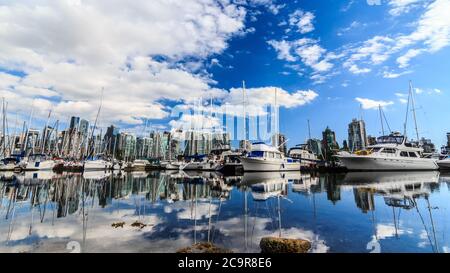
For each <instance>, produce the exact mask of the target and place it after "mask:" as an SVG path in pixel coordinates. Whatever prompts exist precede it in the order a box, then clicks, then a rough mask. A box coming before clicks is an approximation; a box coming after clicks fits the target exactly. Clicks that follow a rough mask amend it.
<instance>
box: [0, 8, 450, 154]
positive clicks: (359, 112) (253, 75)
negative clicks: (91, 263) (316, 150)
mask: <svg viewBox="0 0 450 273" xmlns="http://www.w3.org/2000/svg"><path fill="white" fill-rule="evenodd" d="M449 10H450V0H359V1H357V0H349V1H333V0H320V1H307V0H303V1H302V0H297V1H279V0H183V1H175V0H172V1H167V0H152V1H145V0H142V1H139V0H135V1H132V2H130V1H119V0H96V1H93V0H61V1H50V0H47V1H45V0H22V1H8V0H0V96H1V97H3V98H5V100H6V101H7V113H8V129H9V130H10V131H12V130H13V129H12V128H14V127H18V128H21V125H22V121H27V122H29V120H30V114H31V113H32V119H31V120H32V125H31V126H32V127H39V126H43V124H45V122H46V120H47V117H48V113H49V111H52V114H51V118H50V123H51V124H53V123H54V122H55V120H60V122H61V123H67V122H68V121H69V119H70V116H72V115H76V116H80V117H81V118H85V119H88V120H90V121H91V122H93V120H95V117H96V114H97V110H98V108H99V106H100V102H101V114H100V117H99V124H100V126H103V127H106V126H108V125H109V124H115V125H117V126H119V127H120V128H121V129H122V130H126V131H130V132H135V133H137V134H139V132H141V133H142V132H143V131H144V130H145V129H144V128H146V129H148V128H151V129H159V130H171V129H176V128H186V124H192V123H201V124H202V125H203V126H204V125H205V124H206V127H208V126H212V127H214V126H216V125H217V123H218V119H217V118H214V117H205V116H201V115H196V114H195V113H192V112H185V114H184V115H182V116H180V115H174V114H173V113H174V112H175V113H178V112H177V109H178V110H179V109H191V110H192V109H194V110H195V109H199V108H202V107H203V108H205V109H212V110H213V111H217V112H223V111H224V105H228V106H230V107H229V108H227V109H228V111H231V112H232V113H233V114H235V115H237V116H239V115H241V116H242V113H243V110H241V108H242V104H243V99H242V89H241V86H242V81H245V85H246V93H247V96H246V102H245V103H246V104H247V111H248V112H247V114H246V115H249V116H251V115H256V114H255V113H262V114H264V112H265V111H264V109H265V108H264V106H265V105H267V104H270V103H273V101H274V93H275V91H274V90H277V91H276V93H277V95H276V96H277V105H279V106H280V124H279V126H280V131H281V132H282V133H284V134H285V135H286V136H287V138H288V139H289V141H288V146H293V145H295V144H298V143H303V142H304V141H305V139H306V138H307V137H308V127H307V120H308V119H309V120H310V124H311V135H312V136H313V137H317V138H321V132H322V131H323V130H324V129H325V128H326V127H327V126H329V127H330V128H331V129H332V130H334V131H336V135H337V139H338V142H339V143H340V144H342V141H343V140H344V139H346V138H347V127H348V123H349V122H350V121H351V120H352V119H353V118H361V117H362V118H363V119H364V120H365V122H366V126H367V133H368V134H370V135H375V136H379V135H380V134H381V133H382V132H381V122H380V117H379V111H378V107H379V106H382V108H383V111H384V113H385V115H386V119H387V121H388V123H389V127H390V128H391V130H392V131H403V123H404V121H405V115H406V100H407V94H408V88H409V81H410V80H411V81H412V84H413V91H414V98H415V102H416V112H417V121H418V131H419V135H420V136H421V137H422V136H423V137H426V138H431V139H432V141H433V142H434V143H436V144H437V145H438V146H441V145H443V144H444V143H445V141H446V136H445V134H446V132H450V123H449V121H448V118H447V117H448V115H449V112H450V110H449V106H448V104H449V102H450V78H449V71H450V47H449V45H450V16H448V11H449ZM211 102H212V105H209V104H210V103H211ZM409 114H411V113H409ZM409 116H410V118H412V116H411V115H409ZM410 121H411V119H410ZM219 123H220V122H219ZM15 124H17V126H14V125H15ZM385 127H387V125H385ZM386 131H387V130H386ZM407 132H408V136H411V137H414V136H415V132H414V127H413V123H412V122H409V123H408V129H407Z"/></svg>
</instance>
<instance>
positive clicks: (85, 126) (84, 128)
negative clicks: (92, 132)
mask: <svg viewBox="0 0 450 273" xmlns="http://www.w3.org/2000/svg"><path fill="white" fill-rule="evenodd" d="M79 131H80V133H81V135H82V136H84V137H87V135H88V133H89V121H87V120H85V119H82V120H80V130H79Z"/></svg>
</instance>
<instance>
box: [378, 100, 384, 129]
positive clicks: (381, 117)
mask: <svg viewBox="0 0 450 273" xmlns="http://www.w3.org/2000/svg"><path fill="white" fill-rule="evenodd" d="M378 109H379V110H380V121H381V131H382V132H383V136H384V124H383V114H382V110H381V104H379V105H378Z"/></svg>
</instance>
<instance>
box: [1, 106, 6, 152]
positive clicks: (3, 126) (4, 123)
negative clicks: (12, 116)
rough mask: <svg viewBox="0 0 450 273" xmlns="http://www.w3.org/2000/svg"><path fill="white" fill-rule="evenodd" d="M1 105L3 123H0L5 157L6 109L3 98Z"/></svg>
mask: <svg viewBox="0 0 450 273" xmlns="http://www.w3.org/2000/svg"><path fill="white" fill-rule="evenodd" d="M2 107H3V125H2V135H3V157H6V111H5V98H3V99H2Z"/></svg>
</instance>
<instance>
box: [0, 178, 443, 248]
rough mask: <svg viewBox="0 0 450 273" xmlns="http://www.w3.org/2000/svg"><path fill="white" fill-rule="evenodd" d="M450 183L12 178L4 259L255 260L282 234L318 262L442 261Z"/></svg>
mask: <svg viewBox="0 0 450 273" xmlns="http://www.w3.org/2000/svg"><path fill="white" fill-rule="evenodd" d="M449 183H450V175H449V174H447V173H439V172H436V171H427V172H414V173H409V174H404V173H400V172H383V173H376V172H368V173H364V172H353V173H348V174H320V175H317V176H314V175H310V174H307V173H294V172H285V173H278V172H262V173H258V172H250V173H245V174H244V175H243V176H232V177H226V176H222V175H220V174H218V173H211V172H206V173H205V172H203V173H202V172H173V171H167V172H159V171H153V172H129V173H119V172H104V171H94V172H85V173H84V174H83V175H81V174H75V173H63V174H54V173H52V172H45V171H42V172H35V173H32V172H27V173H23V174H14V173H4V174H3V175H2V180H1V182H0V189H1V191H0V198H1V199H0V200H1V207H0V216H1V220H0V230H1V232H0V234H2V235H1V236H0V250H1V251H2V252H71V251H73V250H72V248H70V247H69V246H70V245H71V244H76V245H79V246H81V249H82V252H176V251H177V250H178V249H180V248H184V247H187V246H190V245H192V244H194V243H207V242H211V243H214V244H215V245H217V246H219V247H222V248H226V249H229V250H231V251H234V252H241V253H249V252H260V249H259V243H260V240H261V238H262V237H266V236H275V237H287V238H304V239H307V240H309V241H310V242H311V244H312V248H311V252H362V253H369V252H373V251H375V250H379V251H380V252H430V253H442V252H448V251H449V248H448V247H449V245H450V241H449V240H448V238H447V236H445V234H448V232H449V230H448V228H449V227H450V225H449V222H448V221H449V220H448V217H447V211H448V209H449V207H448V206H449V203H448V202H447V200H448V198H449V197H450V190H449V189H450V188H449V187H450V184H449ZM121 223H123V224H121ZM133 223H140V225H139V226H140V227H134V226H138V225H137V224H134V225H132V224H133ZM115 225H119V226H118V227H114V226H115ZM100 242H101V243H100Z"/></svg>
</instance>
